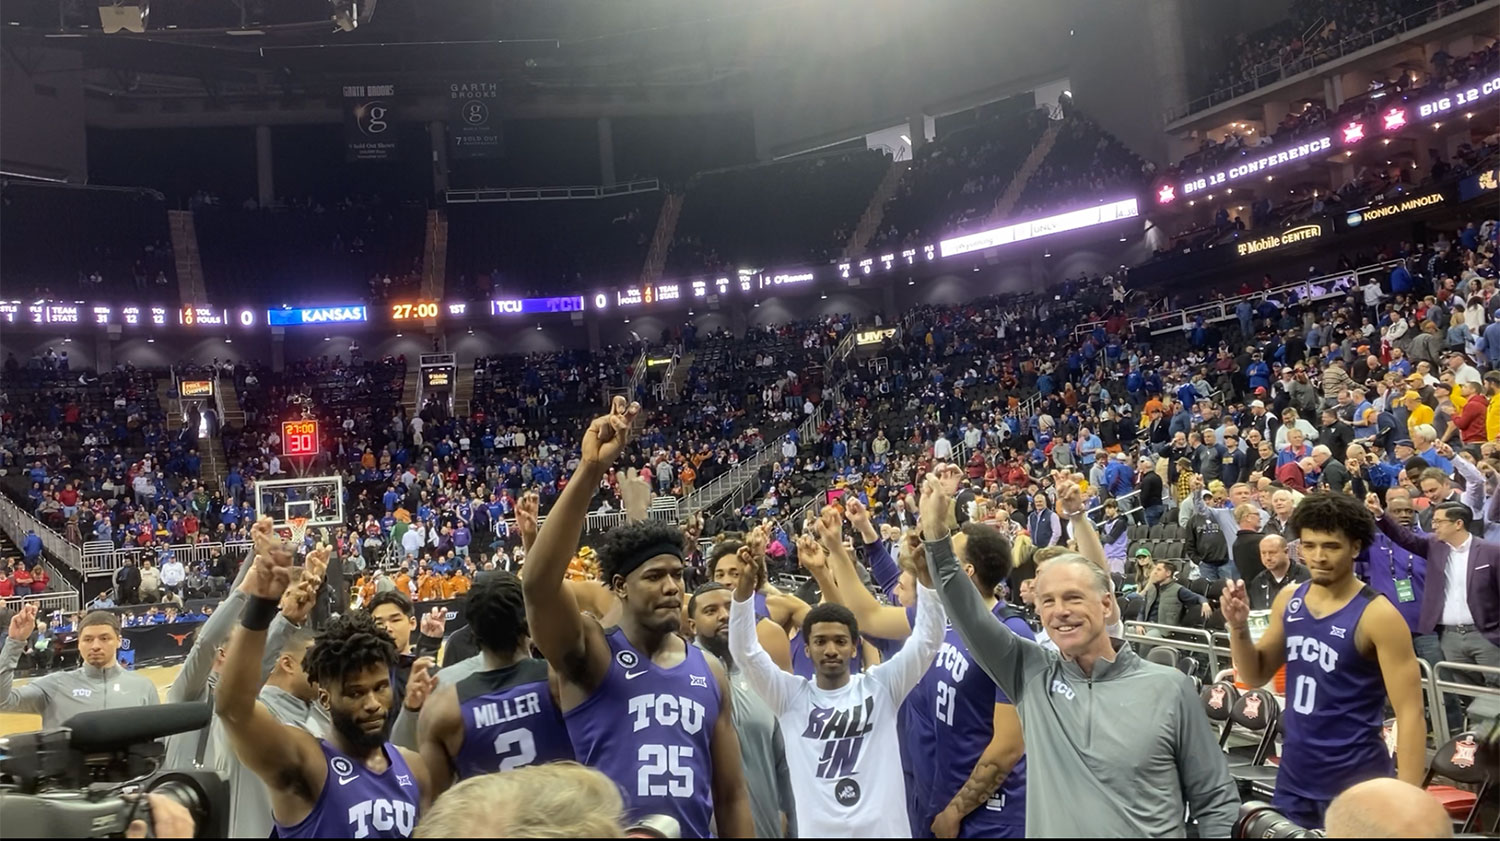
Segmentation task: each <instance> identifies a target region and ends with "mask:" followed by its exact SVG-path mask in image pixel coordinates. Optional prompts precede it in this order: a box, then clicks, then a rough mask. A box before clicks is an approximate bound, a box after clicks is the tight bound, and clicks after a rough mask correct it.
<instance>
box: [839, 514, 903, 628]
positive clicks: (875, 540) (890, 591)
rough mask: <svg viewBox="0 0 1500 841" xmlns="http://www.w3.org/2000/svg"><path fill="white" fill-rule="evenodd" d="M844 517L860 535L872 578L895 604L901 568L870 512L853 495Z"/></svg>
mask: <svg viewBox="0 0 1500 841" xmlns="http://www.w3.org/2000/svg"><path fill="white" fill-rule="evenodd" d="M844 517H845V518H846V519H848V520H849V525H850V526H852V527H853V528H854V531H855V532H856V533H857V534H858V535H859V538H860V545H862V546H863V547H864V550H865V560H867V561H869V563H870V576H871V577H872V578H874V579H875V583H876V584H877V585H879V587H880V589H881V590H883V591H884V592H885V597H886V598H888V599H890V600H891V601H893V602H894V601H895V600H896V586H897V584H899V583H900V581H901V567H900V566H899V565H897V564H896V559H895V558H892V557H891V553H890V551H889V550H888V549H886V548H885V542H884V541H883V540H881V539H880V531H879V530H878V529H876V528H875V524H874V523H871V522H870V512H869V510H868V509H866V508H865V504H864V503H863V502H860V501H859V497H857V496H853V495H851V496H850V497H849V501H848V503H847V504H845V506H844Z"/></svg>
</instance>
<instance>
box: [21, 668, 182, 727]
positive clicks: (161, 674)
mask: <svg viewBox="0 0 1500 841" xmlns="http://www.w3.org/2000/svg"><path fill="white" fill-rule="evenodd" d="M136 671H138V672H140V673H141V674H143V675H145V676H146V677H148V678H150V679H151V682H152V683H154V684H156V691H157V692H158V693H159V694H160V695H161V699H162V701H163V702H165V701H166V700H167V687H168V686H170V685H171V684H172V681H173V680H175V679H176V678H177V673H178V672H180V671H182V665H181V664H176V665H171V666H151V667H149V668H144V669H137V670H136ZM29 682H30V679H29V678H19V679H17V680H16V686H18V687H19V686H25V685H26V684H27V683H29ZM41 727H42V717H41V716H39V715H36V714H34V713H7V712H0V736H9V735H11V734H12V733H28V732H30V731H32V730H40V729H41Z"/></svg>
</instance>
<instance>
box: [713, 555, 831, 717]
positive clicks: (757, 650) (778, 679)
mask: <svg viewBox="0 0 1500 841" xmlns="http://www.w3.org/2000/svg"><path fill="white" fill-rule="evenodd" d="M802 541H803V542H805V543H807V544H812V539H811V538H808V537H804V538H802ZM798 551H799V552H802V551H812V550H811V548H803V547H800V546H799V548H798ZM743 557H745V558H747V560H748V559H753V558H754V555H753V554H751V553H749V552H746V553H745V554H744V555H743ZM759 563H761V561H759V560H748V564H749V565H748V566H747V567H746V568H745V569H744V570H742V571H741V572H740V580H739V582H738V583H737V584H736V585H735V588H734V594H733V596H734V599H733V601H731V602H730V604H729V653H730V656H732V657H733V658H734V662H735V663H736V664H738V665H739V668H740V669H741V670H743V672H744V674H745V677H746V679H747V680H749V681H750V686H751V688H753V689H754V690H755V694H757V695H759V696H760V697H761V698H762V699H763V700H764V701H765V702H766V706H768V707H770V708H771V712H772V713H774V714H775V715H776V717H777V718H780V717H781V714H782V713H783V712H785V711H786V709H787V706H788V704H789V703H790V702H791V699H792V698H794V697H796V695H797V693H799V692H804V691H806V689H807V681H806V680H804V679H803V678H800V677H797V676H796V675H793V674H788V673H787V672H785V671H783V670H782V669H781V667H780V666H778V665H776V662H775V661H774V660H772V659H771V656H770V655H769V654H767V653H766V650H765V649H764V648H762V647H761V644H760V638H759V637H758V636H757V634H756V628H755V626H756V622H755V582H756V580H757V577H758V576H759V574H760V566H759Z"/></svg>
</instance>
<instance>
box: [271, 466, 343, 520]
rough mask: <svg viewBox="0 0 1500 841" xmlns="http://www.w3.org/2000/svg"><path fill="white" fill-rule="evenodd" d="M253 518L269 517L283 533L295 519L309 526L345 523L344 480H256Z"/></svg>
mask: <svg viewBox="0 0 1500 841" xmlns="http://www.w3.org/2000/svg"><path fill="white" fill-rule="evenodd" d="M255 516H256V518H257V519H259V518H260V517H262V516H265V517H270V518H271V522H272V524H274V525H275V526H276V527H277V529H279V530H285V529H286V528H287V526H288V524H289V523H290V521H292V520H294V519H305V520H306V521H307V523H306V525H307V526H308V527H313V526H322V527H329V528H332V527H337V526H342V525H343V524H344V479H343V477H341V476H303V477H300V478H296V479H259V480H256V482H255Z"/></svg>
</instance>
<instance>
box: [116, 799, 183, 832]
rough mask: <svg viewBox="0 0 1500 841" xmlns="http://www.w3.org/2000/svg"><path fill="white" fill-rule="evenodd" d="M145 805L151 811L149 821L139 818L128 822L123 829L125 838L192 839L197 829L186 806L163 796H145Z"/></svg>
mask: <svg viewBox="0 0 1500 841" xmlns="http://www.w3.org/2000/svg"><path fill="white" fill-rule="evenodd" d="M145 797H146V805H147V807H148V808H149V809H150V810H151V821H150V823H147V822H146V821H145V820H143V819H141V818H136V819H135V820H133V821H131V822H130V826H128V827H126V829H125V837H126V838H194V837H196V836H197V827H196V826H195V825H194V823H193V813H192V812H189V811H188V810H187V807H186V806H183V805H181V804H180V803H178V802H177V801H175V800H173V799H172V798H170V797H167V796H166V795H163V794H147V795H145Z"/></svg>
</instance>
